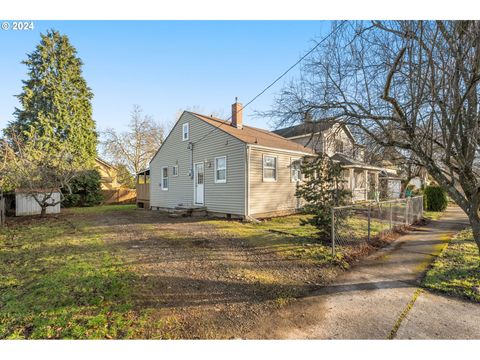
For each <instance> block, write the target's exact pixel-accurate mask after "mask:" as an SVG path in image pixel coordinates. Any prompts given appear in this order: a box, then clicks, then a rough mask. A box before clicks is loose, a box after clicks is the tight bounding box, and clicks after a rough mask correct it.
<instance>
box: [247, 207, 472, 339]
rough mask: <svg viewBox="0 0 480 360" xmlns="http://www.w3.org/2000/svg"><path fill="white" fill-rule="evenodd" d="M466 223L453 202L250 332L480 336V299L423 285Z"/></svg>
mask: <svg viewBox="0 0 480 360" xmlns="http://www.w3.org/2000/svg"><path fill="white" fill-rule="evenodd" d="M467 225H468V220H467V218H466V216H465V215H464V213H463V212H462V211H461V210H460V209H459V208H458V207H451V208H448V209H447V211H446V213H445V215H444V216H443V217H442V219H441V220H439V221H432V222H431V223H430V224H429V225H428V226H426V227H419V228H417V229H416V231H414V232H412V233H410V234H408V235H405V236H402V237H400V238H399V239H398V240H397V241H395V242H394V243H392V244H391V245H390V246H389V247H387V248H385V249H383V250H382V251H380V252H378V253H376V254H374V255H373V256H371V257H369V258H368V259H366V260H365V261H363V262H362V263H361V264H359V265H358V266H355V267H354V268H352V269H351V270H350V271H348V272H346V273H344V274H343V275H342V276H340V277H339V278H338V280H337V281H336V282H335V284H332V285H330V286H327V287H325V288H323V289H322V290H321V291H319V292H318V293H316V294H314V295H312V296H310V297H308V298H305V299H302V300H299V301H297V302H295V303H294V304H292V305H291V306H290V307H287V308H285V309H283V310H280V311H279V312H278V313H277V314H274V315H273V316H271V317H270V318H269V319H268V320H265V321H264V322H263V324H262V325H261V327H260V328H258V329H257V330H256V331H255V332H254V333H251V334H249V335H248V336H247V337H249V338H281V339H388V338H395V339H399V338H407V339H472V338H473V339H480V304H475V303H471V302H465V301H462V300H458V299H453V298H449V297H445V296H441V295H436V294H432V293H429V292H427V291H425V290H421V289H420V288H419V285H420V282H421V279H422V276H423V274H424V272H425V270H426V268H427V267H428V265H429V264H430V263H431V261H432V260H433V258H434V257H435V256H436V255H438V253H439V252H440V251H441V250H442V248H443V247H444V246H445V245H446V241H447V240H448V239H449V238H450V237H451V236H452V235H453V234H455V233H456V232H457V231H459V230H461V229H463V228H464V227H466V226H467Z"/></svg>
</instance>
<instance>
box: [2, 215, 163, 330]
mask: <svg viewBox="0 0 480 360" xmlns="http://www.w3.org/2000/svg"><path fill="white" fill-rule="evenodd" d="M106 208H107V207H97V208H89V209H88V210H86V209H87V208H83V209H73V210H71V211H74V212H85V211H88V212H95V211H98V212H99V214H101V213H102V212H103V211H105V210H106ZM108 208H109V209H108V211H113V210H114V209H117V210H119V209H120V208H119V207H115V206H112V207H108ZM130 208H131V207H126V206H123V207H122V208H121V209H122V210H128V209H130ZM25 220H26V221H22V222H19V223H16V224H15V225H12V224H11V225H9V226H8V227H5V228H0V339H22V338H30V339H47V338H63V339H69V338H70V339H86V338H88V339H105V338H131V337H142V334H143V333H144V331H145V329H146V328H148V327H149V326H150V325H149V324H148V321H147V320H148V312H142V311H136V310H135V309H134V302H133V295H134V292H135V288H136V286H137V281H138V276H137V275H136V274H135V273H134V272H132V271H131V270H130V269H129V267H128V266H125V264H124V263H123V262H122V259H121V258H120V257H119V256H116V254H114V253H112V251H107V249H106V246H105V244H104V243H103V241H102V235H101V229H97V228H95V227H90V226H89V225H88V224H87V223H82V222H81V221H80V222H78V221H76V224H75V226H73V225H72V223H71V222H70V221H68V222H67V221H65V220H64V219H63V218H55V217H49V218H48V219H45V220H38V219H31V220H27V219H25ZM160 326H161V324H160ZM165 337H168V334H166V335H165Z"/></svg>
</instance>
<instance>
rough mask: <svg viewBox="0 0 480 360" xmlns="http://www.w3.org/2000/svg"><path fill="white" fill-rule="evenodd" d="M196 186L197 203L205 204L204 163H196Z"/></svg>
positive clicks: (195, 196)
mask: <svg viewBox="0 0 480 360" xmlns="http://www.w3.org/2000/svg"><path fill="white" fill-rule="evenodd" d="M194 181H195V188H194V198H195V204H196V205H203V197H204V182H205V177H204V172H203V163H197V164H195V177H194Z"/></svg>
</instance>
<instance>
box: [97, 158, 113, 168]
mask: <svg viewBox="0 0 480 360" xmlns="http://www.w3.org/2000/svg"><path fill="white" fill-rule="evenodd" d="M95 161H96V162H98V163H100V164H101V165H103V166H105V167H109V168H112V169H115V170H118V169H117V168H116V167H115V166H113V165H112V164H110V163H108V162H106V161H105V160H103V159H100V158H99V157H97V158H95Z"/></svg>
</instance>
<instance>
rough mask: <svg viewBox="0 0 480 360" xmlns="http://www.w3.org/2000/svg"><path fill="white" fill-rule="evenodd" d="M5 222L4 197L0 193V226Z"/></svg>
mask: <svg viewBox="0 0 480 360" xmlns="http://www.w3.org/2000/svg"><path fill="white" fill-rule="evenodd" d="M3 224H5V198H4V197H3V194H2V193H0V226H2V225H3Z"/></svg>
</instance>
